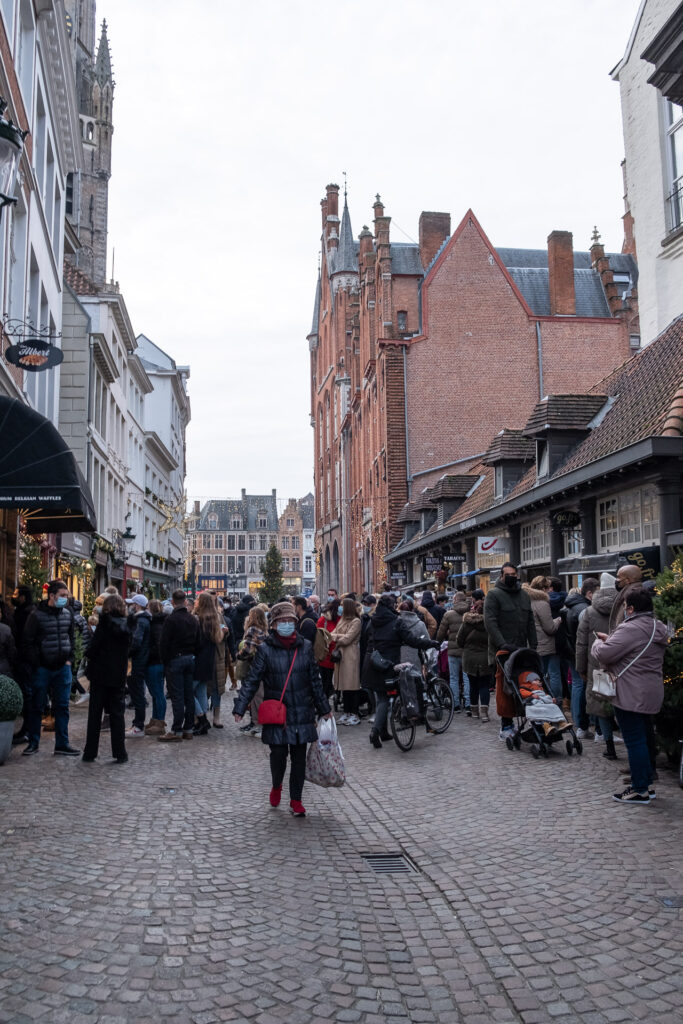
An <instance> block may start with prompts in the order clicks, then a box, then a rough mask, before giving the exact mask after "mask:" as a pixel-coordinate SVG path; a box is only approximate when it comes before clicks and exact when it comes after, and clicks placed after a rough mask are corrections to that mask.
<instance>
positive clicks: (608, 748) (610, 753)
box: [602, 740, 617, 761]
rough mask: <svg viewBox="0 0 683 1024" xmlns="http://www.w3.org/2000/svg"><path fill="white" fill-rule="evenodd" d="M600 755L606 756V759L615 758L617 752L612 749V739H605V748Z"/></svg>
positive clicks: (612, 759) (611, 759)
mask: <svg viewBox="0 0 683 1024" xmlns="http://www.w3.org/2000/svg"><path fill="white" fill-rule="evenodd" d="M602 756H603V757H606V758H607V760H608V761H616V760H617V752H616V750H615V749H614V740H605V749H604V750H603V752H602Z"/></svg>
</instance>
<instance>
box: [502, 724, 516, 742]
mask: <svg viewBox="0 0 683 1024" xmlns="http://www.w3.org/2000/svg"><path fill="white" fill-rule="evenodd" d="M514 735H515V729H514V727H513V726H511V725H507V726H506V727H505V728H504V729H501V730H500V732H499V733H498V739H500V740H506V739H508V738H509V739H512V737H513V736H514Z"/></svg>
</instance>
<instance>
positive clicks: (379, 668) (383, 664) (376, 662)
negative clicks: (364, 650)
mask: <svg viewBox="0 0 683 1024" xmlns="http://www.w3.org/2000/svg"><path fill="white" fill-rule="evenodd" d="M370 664H371V665H372V667H373V668H374V670H375V672H381V673H383V674H385V675H386V673H387V672H392V671H393V668H394V663H393V661H391V660H390V659H389V658H385V657H384V655H383V654H380V653H379V651H373V652H372V654H371V655H370Z"/></svg>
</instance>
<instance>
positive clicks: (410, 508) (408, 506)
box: [396, 501, 420, 523]
mask: <svg viewBox="0 0 683 1024" xmlns="http://www.w3.org/2000/svg"><path fill="white" fill-rule="evenodd" d="M419 518H420V513H419V512H418V510H417V508H416V507H415V502H414V501H407V502H406V503H405V505H404V506H403V508H402V509H401V511H400V512H399V514H398V515H397V516H396V522H397V523H415V522H417V520H418V519H419Z"/></svg>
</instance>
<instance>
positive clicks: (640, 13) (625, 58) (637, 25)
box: [609, 0, 647, 82]
mask: <svg viewBox="0 0 683 1024" xmlns="http://www.w3.org/2000/svg"><path fill="white" fill-rule="evenodd" d="M646 3H647V0H641V2H640V7H639V8H638V13H637V14H636V20H635V21H634V23H633V28H632V29H631V35H630V36H629V37H628V42H627V44H626V50H625V51H624V56H623V57H622V58H621V60H620V61H619V63H618V64H615V66H614V67H613V68H612V70H611V71H610V73H609V75H610V78H611V79H612V81H614V82H618V81H619V72H620V71H621V69H622V68H623V66H624V64H626V63H627V62H628V60H629V59H630V57H631V54H632V52H633V47H634V45H635V41H636V36H637V35H638V29H639V28H640V23H641V21H642V20H643V14H644V13H645V4H646Z"/></svg>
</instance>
